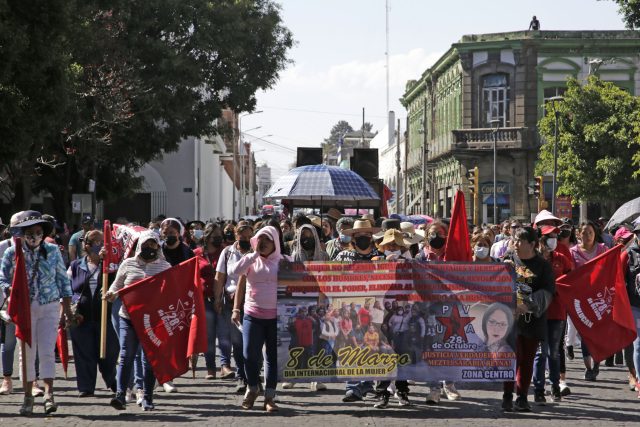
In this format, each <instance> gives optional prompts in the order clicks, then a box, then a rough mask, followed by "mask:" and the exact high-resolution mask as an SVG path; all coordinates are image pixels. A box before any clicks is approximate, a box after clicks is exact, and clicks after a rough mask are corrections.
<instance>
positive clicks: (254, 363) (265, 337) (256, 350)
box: [242, 314, 278, 398]
mask: <svg viewBox="0 0 640 427" xmlns="http://www.w3.org/2000/svg"><path fill="white" fill-rule="evenodd" d="M277 336H278V326H277V323H276V319H258V318H257V317H253V316H249V315H248V314H245V315H244V318H243V322H242V338H243V344H244V345H243V354H244V361H245V362H244V371H245V375H246V376H247V385H248V386H249V387H250V389H251V390H253V391H257V390H258V382H259V381H260V367H261V365H262V347H263V346H265V347H266V352H265V356H266V358H265V377H266V385H265V390H264V396H265V398H273V397H275V394H276V385H277V383H278V339H277Z"/></svg>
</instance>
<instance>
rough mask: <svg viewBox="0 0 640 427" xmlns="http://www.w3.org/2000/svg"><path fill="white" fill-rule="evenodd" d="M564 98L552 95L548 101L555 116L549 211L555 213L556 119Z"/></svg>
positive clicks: (556, 175)
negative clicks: (559, 105)
mask: <svg viewBox="0 0 640 427" xmlns="http://www.w3.org/2000/svg"><path fill="white" fill-rule="evenodd" d="M563 99H564V98H563V97H562V96H554V97H553V98H549V101H551V103H552V104H553V113H554V115H555V118H556V126H555V129H554V130H553V135H554V137H555V140H554V142H553V181H552V184H551V213H552V214H553V215H555V214H556V185H557V179H558V119H559V118H560V111H558V104H560V102H562V100H563Z"/></svg>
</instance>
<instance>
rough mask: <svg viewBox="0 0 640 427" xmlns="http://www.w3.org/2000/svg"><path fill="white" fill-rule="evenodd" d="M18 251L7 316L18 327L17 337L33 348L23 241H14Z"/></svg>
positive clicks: (17, 239) (18, 239) (16, 239)
mask: <svg viewBox="0 0 640 427" xmlns="http://www.w3.org/2000/svg"><path fill="white" fill-rule="evenodd" d="M14 246H15V249H16V257H15V267H14V271H13V280H12V281H11V296H10V297H9V307H7V314H8V315H9V317H10V318H11V321H12V322H13V323H15V325H16V337H18V338H20V339H21V340H22V341H24V342H25V343H27V344H28V345H29V347H31V297H30V296H29V283H28V282H27V269H26V267H25V264H24V253H23V252H22V239H20V238H19V237H16V238H15V240H14Z"/></svg>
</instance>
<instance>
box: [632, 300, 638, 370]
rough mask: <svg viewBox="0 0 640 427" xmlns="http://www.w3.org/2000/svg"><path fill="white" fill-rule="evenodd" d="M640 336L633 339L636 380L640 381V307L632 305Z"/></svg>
mask: <svg viewBox="0 0 640 427" xmlns="http://www.w3.org/2000/svg"><path fill="white" fill-rule="evenodd" d="M631 312H632V313H633V320H634V322H635V324H636V331H637V332H638V337H637V338H636V339H635V341H633V364H634V366H635V368H636V380H637V381H640V373H638V371H639V370H640V307H631Z"/></svg>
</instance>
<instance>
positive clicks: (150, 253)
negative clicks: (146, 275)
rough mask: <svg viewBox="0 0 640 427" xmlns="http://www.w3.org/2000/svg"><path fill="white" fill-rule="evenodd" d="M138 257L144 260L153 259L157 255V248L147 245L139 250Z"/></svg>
mask: <svg viewBox="0 0 640 427" xmlns="http://www.w3.org/2000/svg"><path fill="white" fill-rule="evenodd" d="M140 257H141V258H142V259H144V260H146V261H151V260H154V259H156V258H157V257H158V250H157V249H153V248H150V247H148V246H147V247H145V248H142V249H141V250H140Z"/></svg>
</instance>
